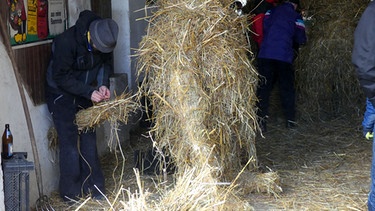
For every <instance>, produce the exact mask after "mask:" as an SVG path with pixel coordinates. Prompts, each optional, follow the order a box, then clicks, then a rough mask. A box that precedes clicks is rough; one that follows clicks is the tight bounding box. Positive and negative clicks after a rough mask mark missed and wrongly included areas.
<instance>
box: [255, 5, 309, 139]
mask: <svg viewBox="0 0 375 211" xmlns="http://www.w3.org/2000/svg"><path fill="white" fill-rule="evenodd" d="M297 7H299V0H289V1H285V2H284V3H282V4H280V5H279V6H277V7H275V8H273V9H272V10H269V11H268V12H267V13H266V14H265V17H264V20H263V30H264V38H263V41H262V45H261V46H260V50H259V54H258V71H259V74H260V82H259V87H258V90H257V97H258V116H259V122H260V127H261V129H262V131H263V132H265V131H266V130H267V127H266V119H267V117H268V112H269V111H268V108H269V98H270V94H271V91H272V88H273V84H274V82H275V81H276V80H277V81H278V82H279V90H280V95H281V96H280V98H281V104H282V108H283V111H284V115H285V117H286V126H287V127H289V128H290V127H294V126H295V124H296V123H295V88H294V68H293V60H294V58H295V50H294V49H293V46H295V44H298V45H302V44H305V43H306V41H307V37H306V32H305V25H304V22H303V19H302V17H301V15H300V13H298V12H297V11H296V10H297Z"/></svg>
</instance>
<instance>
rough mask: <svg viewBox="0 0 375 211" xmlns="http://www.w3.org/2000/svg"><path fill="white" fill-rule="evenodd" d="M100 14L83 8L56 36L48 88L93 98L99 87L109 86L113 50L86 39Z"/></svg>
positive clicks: (47, 78)
mask: <svg viewBox="0 0 375 211" xmlns="http://www.w3.org/2000/svg"><path fill="white" fill-rule="evenodd" d="M99 18H100V17H99V16H97V15H95V14H94V13H93V12H91V11H88V10H85V11H82V12H81V13H80V15H79V18H78V20H77V22H76V24H75V25H74V26H72V27H71V28H69V29H68V30H66V31H65V32H64V33H62V34H60V35H58V36H57V37H56V38H55V39H54V41H53V44H52V55H51V60H50V63H49V66H48V69H47V76H46V80H47V86H46V91H47V92H51V93H54V94H67V93H68V94H71V95H77V96H81V97H85V98H87V99H91V94H92V93H93V92H94V91H95V90H96V89H97V88H98V87H100V86H102V85H105V86H107V87H109V74H110V71H111V69H112V67H111V65H110V64H111V63H110V61H111V54H105V53H101V52H98V51H95V50H92V47H91V45H90V44H89V42H88V40H87V31H88V29H89V26H90V23H91V22H92V21H94V20H96V19H99Z"/></svg>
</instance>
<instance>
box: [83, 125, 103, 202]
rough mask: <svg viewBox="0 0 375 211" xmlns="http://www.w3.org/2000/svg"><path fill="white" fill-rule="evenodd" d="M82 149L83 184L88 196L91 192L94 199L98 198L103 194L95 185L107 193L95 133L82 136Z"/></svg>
mask: <svg viewBox="0 0 375 211" xmlns="http://www.w3.org/2000/svg"><path fill="white" fill-rule="evenodd" d="M80 149H81V155H82V157H81V170H82V183H83V187H84V190H85V193H86V194H88V193H90V192H91V194H92V196H93V197H98V196H100V195H101V194H100V192H99V191H98V190H97V189H96V188H95V186H94V185H96V186H97V187H98V188H99V190H100V191H101V192H102V193H105V190H104V175H103V172H102V169H101V166H100V160H99V156H98V152H97V145H96V133H95V132H86V133H82V134H81V135H80Z"/></svg>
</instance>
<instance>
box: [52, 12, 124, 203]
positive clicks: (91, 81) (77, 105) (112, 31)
mask: <svg viewBox="0 0 375 211" xmlns="http://www.w3.org/2000/svg"><path fill="white" fill-rule="evenodd" d="M118 31H119V28H118V25H117V23H116V22H115V21H113V20H112V19H108V18H106V19H102V18H100V17H99V16H97V15H96V14H94V13H93V12H91V11H88V10H85V11H82V12H81V13H80V15H79V18H78V20H77V22H76V24H75V25H74V26H72V27H71V28H69V29H68V30H66V31H65V32H64V33H62V34H60V35H58V36H57V37H56V38H55V39H54V40H53V44H52V55H51V60H50V63H49V66H48V70H47V75H46V102H47V105H48V109H49V111H50V113H51V115H52V119H53V122H54V125H55V128H56V131H57V134H58V139H59V158H60V181H59V182H60V183H59V191H60V195H61V197H62V198H63V199H64V200H66V201H68V200H71V199H78V198H80V197H82V196H84V195H88V194H91V196H92V197H97V198H101V197H102V194H101V193H100V192H102V193H105V187H104V176H103V173H102V170H101V167H100V163H99V158H98V153H97V148H96V134H95V131H94V130H89V131H80V132H79V131H78V128H77V125H76V124H75V123H74V122H75V115H76V113H77V112H78V111H79V110H80V109H86V108H88V107H90V106H92V105H93V103H92V102H100V101H103V100H107V99H109V98H110V91H109V74H110V72H111V71H112V65H111V64H112V58H111V52H112V51H113V50H114V48H115V46H116V42H117V37H118Z"/></svg>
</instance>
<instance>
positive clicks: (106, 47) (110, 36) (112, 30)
mask: <svg viewBox="0 0 375 211" xmlns="http://www.w3.org/2000/svg"><path fill="white" fill-rule="evenodd" d="M118 30H119V29H118V25H117V23H116V22H115V21H114V20H112V19H110V18H106V19H98V20H94V21H93V22H92V23H91V24H90V27H89V31H90V37H91V39H92V42H93V43H94V45H95V48H96V49H98V50H99V51H100V52H103V53H110V52H112V51H113V49H114V48H115V46H116V42H117V36H118Z"/></svg>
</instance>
